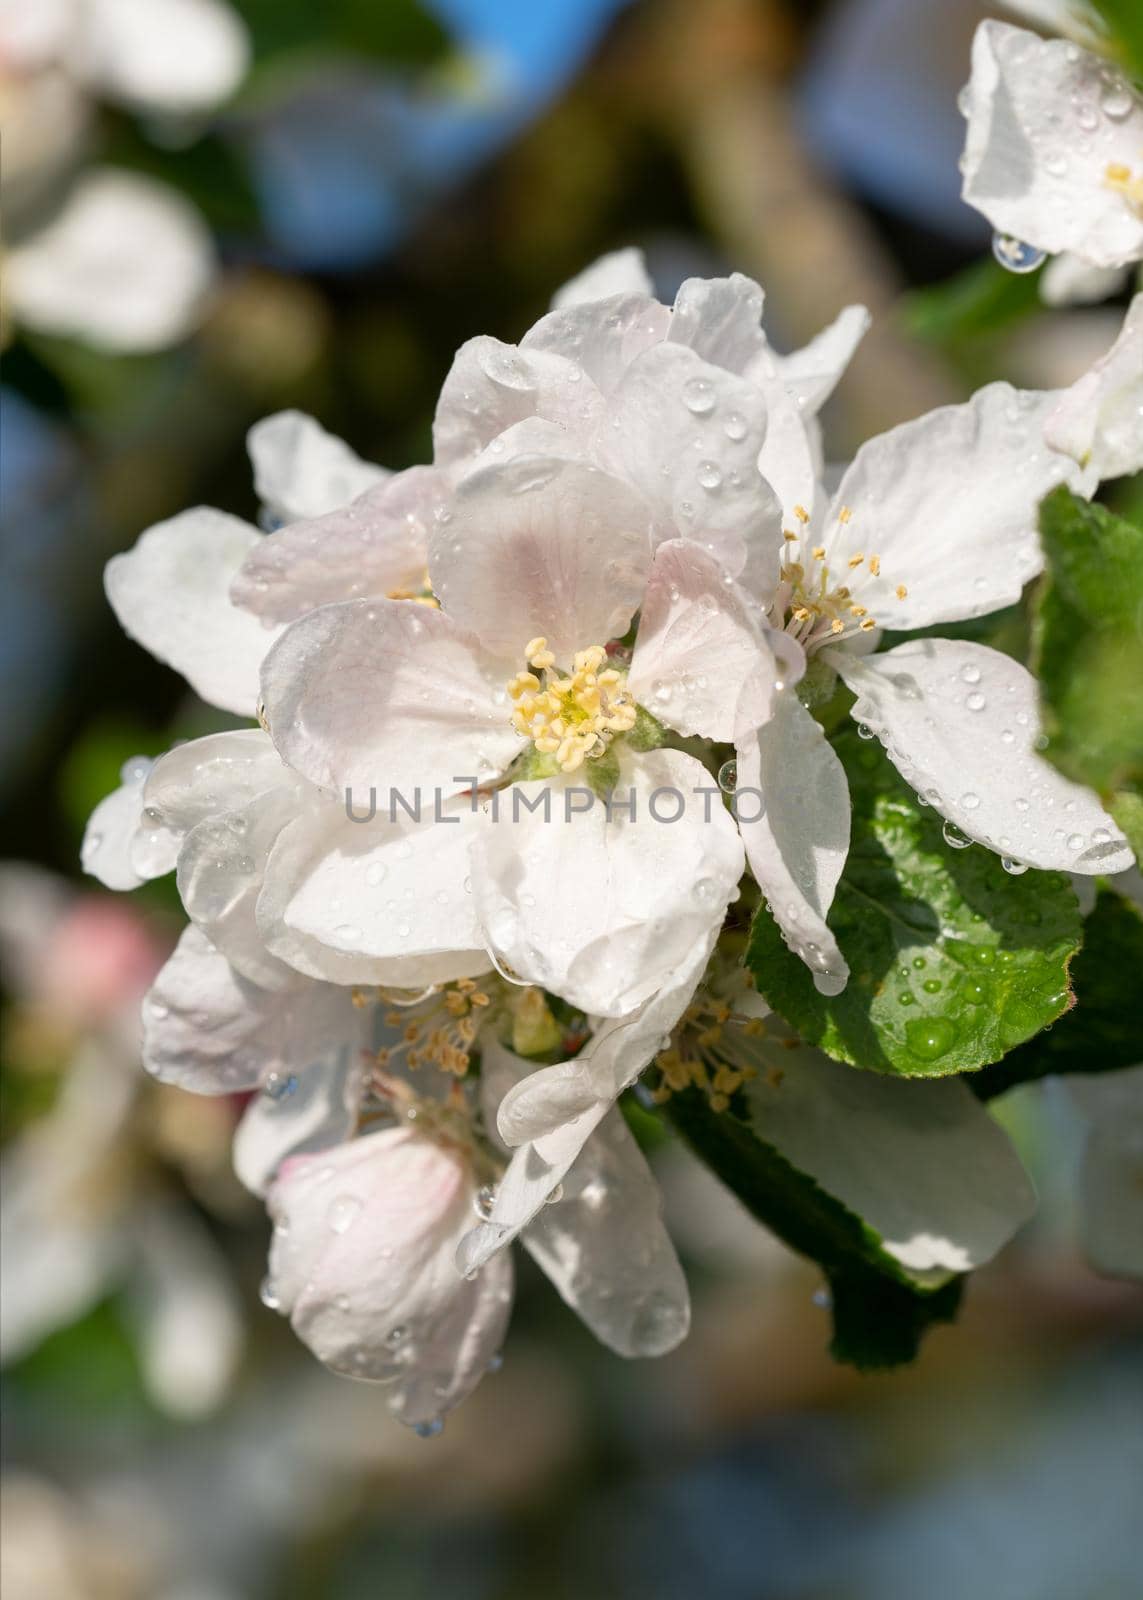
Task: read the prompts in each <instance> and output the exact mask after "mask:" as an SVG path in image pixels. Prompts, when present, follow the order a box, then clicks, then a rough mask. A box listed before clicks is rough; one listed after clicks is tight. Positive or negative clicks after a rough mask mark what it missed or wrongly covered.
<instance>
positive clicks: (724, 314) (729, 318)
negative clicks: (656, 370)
mask: <svg viewBox="0 0 1143 1600" xmlns="http://www.w3.org/2000/svg"><path fill="white" fill-rule="evenodd" d="M670 339H671V342H672V344H683V345H688V346H689V347H690V348H691V349H692V350H693V351H694V352H695V354H696V355H698V356H701V357H702V359H703V360H704V361H709V362H710V364H711V365H712V366H715V367H725V368H726V370H727V371H728V372H737V373H743V372H745V371H746V369H747V368H748V367H749V366H750V364H751V363H752V362H753V361H756V360H757V359H758V357H759V356H760V355H761V353H762V352H763V351H764V350H765V349H766V347H767V346H766V336H765V335H764V334H763V332H762V290H761V288H760V287H759V286H758V284H756V283H755V282H754V280H753V279H752V278H747V277H744V276H743V274H742V273H741V272H735V273H733V274H732V275H731V276H730V277H729V278H688V279H687V280H686V282H685V283H683V285H682V286H681V288H680V289H679V292H678V294H677V295H676V296H675V306H674V314H673V315H672V317H671V332H670Z"/></svg>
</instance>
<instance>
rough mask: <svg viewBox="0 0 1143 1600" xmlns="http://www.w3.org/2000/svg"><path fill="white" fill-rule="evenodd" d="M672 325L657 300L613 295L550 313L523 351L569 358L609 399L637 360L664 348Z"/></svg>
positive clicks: (523, 343) (527, 336)
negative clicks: (661, 345) (652, 348)
mask: <svg viewBox="0 0 1143 1600" xmlns="http://www.w3.org/2000/svg"><path fill="white" fill-rule="evenodd" d="M670 325H671V313H670V311H669V310H668V309H667V307H666V306H663V305H660V304H659V302H658V301H657V300H652V299H649V298H648V296H647V295H643V294H622V295H612V296H611V297H609V298H608V299H606V300H589V301H584V302H580V303H577V304H575V305H569V306H565V307H563V308H562V309H560V310H556V311H549V312H548V315H547V316H546V317H541V318H540V320H539V322H537V323H536V324H535V326H534V327H532V328H529V330H528V332H527V333H526V334H525V335H524V337H523V339H522V340H521V341H520V349H521V350H547V351H550V352H551V353H552V354H553V355H558V356H564V357H565V358H566V359H567V360H568V361H572V362H574V363H575V364H576V365H577V366H579V367H581V368H582V369H583V371H584V372H585V373H586V374H587V376H588V377H589V378H590V379H591V381H592V383H593V384H594V385H595V387H596V388H597V389H598V390H599V391H600V393H601V394H605V395H607V394H610V393H611V392H612V390H613V389H614V388H615V387H616V385H617V384H618V382H619V380H620V378H622V376H623V374H624V372H625V371H626V370H627V368H628V367H629V366H630V364H631V362H632V361H634V359H635V357H636V356H637V355H639V354H640V353H641V352H642V351H644V350H646V349H649V348H650V346H651V345H653V344H659V343H661V342H662V340H663V339H664V338H665V337H666V334H667V330H668V328H669V327H670ZM591 409H592V411H593V412H594V409H595V408H594V402H591Z"/></svg>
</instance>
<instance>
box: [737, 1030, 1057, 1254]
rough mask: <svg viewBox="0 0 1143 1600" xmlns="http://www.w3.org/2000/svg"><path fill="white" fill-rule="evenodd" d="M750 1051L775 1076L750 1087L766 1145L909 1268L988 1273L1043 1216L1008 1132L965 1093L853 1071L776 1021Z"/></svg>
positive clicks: (955, 1087)
mask: <svg viewBox="0 0 1143 1600" xmlns="http://www.w3.org/2000/svg"><path fill="white" fill-rule="evenodd" d="M752 1045H753V1048H752V1050H751V1055H752V1057H754V1056H756V1057H757V1061H758V1064H759V1065H761V1066H762V1067H764V1068H772V1069H773V1068H776V1069H777V1070H771V1071H765V1070H763V1071H760V1072H759V1073H758V1075H757V1076H756V1077H755V1078H753V1079H752V1080H751V1081H750V1082H749V1083H748V1085H747V1089H746V1093H747V1096H748V1098H749V1101H750V1108H751V1120H752V1122H753V1124H754V1126H755V1127H756V1128H757V1130H758V1133H759V1134H760V1136H761V1137H762V1138H763V1139H766V1140H767V1141H768V1142H770V1143H771V1144H773V1145H774V1147H775V1148H776V1149H777V1150H778V1151H779V1153H780V1154H781V1155H783V1156H785V1157H786V1159H787V1160H788V1161H789V1162H790V1163H791V1164H792V1165H793V1166H795V1167H796V1168H797V1169H798V1171H799V1172H804V1173H806V1174H807V1176H809V1177H811V1178H813V1179H814V1180H815V1182H817V1183H818V1184H820V1186H821V1187H822V1188H823V1189H824V1190H825V1191H826V1193H827V1194H830V1195H833V1197H834V1198H835V1199H837V1200H840V1201H841V1203H842V1204H843V1205H844V1206H846V1207H847V1208H848V1209H849V1210H850V1211H852V1212H854V1213H855V1215H857V1216H858V1217H860V1218H861V1219H862V1220H863V1221H864V1222H865V1223H866V1224H867V1225H868V1226H869V1227H871V1228H872V1229H873V1230H874V1232H875V1233H876V1234H877V1235H878V1236H879V1237H880V1240H881V1242H882V1243H883V1245H884V1247H885V1249H886V1250H887V1251H888V1252H889V1253H890V1255H892V1256H894V1257H896V1259H897V1260H898V1261H900V1262H901V1264H902V1265H903V1266H905V1267H907V1268H909V1269H910V1270H911V1271H914V1272H917V1273H919V1274H930V1273H937V1272H940V1273H946V1272H967V1271H969V1270H971V1268H973V1267H977V1266H980V1265H981V1264H982V1263H983V1262H985V1261H988V1260H990V1259H991V1258H992V1256H994V1255H995V1254H996V1252H997V1250H999V1249H1000V1247H1001V1246H1002V1245H1003V1244H1005V1243H1006V1242H1007V1241H1008V1240H1009V1239H1010V1238H1011V1237H1012V1235H1013V1233H1015V1231H1016V1230H1017V1228H1019V1227H1020V1226H1021V1225H1022V1224H1023V1223H1024V1222H1026V1221H1027V1220H1028V1218H1029V1217H1030V1216H1031V1215H1032V1212H1033V1211H1034V1210H1035V1206H1036V1195H1035V1191H1034V1190H1033V1188H1032V1185H1031V1183H1030V1182H1029V1180H1028V1177H1027V1175H1026V1174H1025V1172H1024V1169H1023V1167H1022V1166H1021V1165H1020V1161H1019V1159H1018V1157H1017V1155H1016V1152H1015V1150H1014V1149H1013V1148H1012V1145H1011V1144H1010V1143H1009V1140H1008V1137H1007V1135H1006V1134H1005V1133H1003V1132H1002V1131H1001V1129H1000V1128H999V1127H998V1126H997V1124H996V1123H995V1122H994V1121H993V1120H992V1118H991V1117H990V1116H989V1115H988V1112H987V1111H986V1110H985V1109H984V1107H983V1106H982V1105H981V1103H980V1101H979V1100H977V1098H976V1096H975V1095H974V1094H973V1093H972V1091H971V1090H970V1089H969V1088H968V1087H967V1086H966V1085H965V1084H963V1083H961V1082H959V1081H954V1080H951V1079H948V1080H945V1081H944V1082H936V1081H931V1080H930V1081H926V1082H910V1081H907V1080H904V1079H900V1078H893V1077H888V1076H884V1075H882V1074H880V1073H876V1072H864V1071H860V1070H858V1069H857V1068H854V1067H848V1066H844V1065H842V1064H841V1063H839V1062H837V1061H831V1060H830V1058H829V1057H828V1056H827V1055H824V1054H823V1053H822V1052H821V1051H820V1050H814V1049H813V1048H811V1047H810V1046H808V1045H804V1044H799V1043H797V1042H796V1041H794V1040H793V1038H792V1036H791V1035H790V1034H789V1030H787V1029H786V1028H785V1025H784V1024H782V1023H776V1022H773V1021H772V1022H769V1023H767V1025H766V1034H765V1036H764V1037H763V1038H762V1039H760V1040H757V1041H752Z"/></svg>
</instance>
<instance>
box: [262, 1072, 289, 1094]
mask: <svg viewBox="0 0 1143 1600" xmlns="http://www.w3.org/2000/svg"><path fill="white" fill-rule="evenodd" d="M297 1087H298V1080H297V1078H296V1077H295V1076H294V1074H293V1073H292V1072H290V1073H285V1072H268V1073H267V1074H266V1077H265V1078H264V1079H263V1082H262V1093H263V1094H264V1095H265V1096H266V1099H267V1100H284V1099H285V1098H286V1097H287V1095H291V1094H293V1092H294V1090H295V1089H296V1088H297Z"/></svg>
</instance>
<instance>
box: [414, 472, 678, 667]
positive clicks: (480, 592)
mask: <svg viewBox="0 0 1143 1600" xmlns="http://www.w3.org/2000/svg"><path fill="white" fill-rule="evenodd" d="M650 564H651V541H650V532H649V528H648V517H647V508H646V506H645V504H644V503H643V501H642V499H641V497H640V496H639V495H638V494H636V493H635V491H634V490H633V489H631V488H629V487H628V486H627V484H625V483H622V482H620V481H619V479H618V478H613V477H612V476H611V475H610V474H609V473H606V472H601V471H600V470H599V469H598V468H597V467H593V466H590V465H588V464H587V463H585V462H582V461H576V460H570V459H568V458H566V457H560V456H554V455H552V456H544V455H533V456H522V457H516V458H514V459H513V460H510V461H505V462H503V463H494V464H490V465H488V466H486V467H483V468H481V469H479V470H478V471H475V472H473V473H470V474H469V476H468V477H467V478H465V480H464V481H463V482H462V483H461V485H460V486H459V488H458V490H457V493H456V498H455V500H454V502H453V508H452V515H451V517H450V518H449V519H448V521H447V522H443V523H442V522H438V524H437V527H436V528H435V530H434V532H433V538H432V542H431V545H430V553H429V566H430V570H431V572H432V580H433V591H434V593H435V594H436V595H437V596H438V597H439V599H440V602H441V604H442V606H443V607H444V609H445V611H446V612H447V613H448V615H449V616H450V617H451V618H452V619H453V620H454V622H455V623H457V624H459V626H460V627H462V628H466V629H469V630H470V631H471V632H472V633H473V634H474V635H476V637H477V638H479V640H480V644H481V646H482V648H483V649H484V650H485V651H487V652H488V654H489V655H492V656H495V657H498V658H500V659H501V660H503V661H505V662H508V663H514V664H516V665H517V666H522V665H523V651H524V646H525V645H526V644H527V643H528V641H529V640H530V639H534V638H536V637H538V636H541V635H542V636H543V637H544V638H546V639H547V641H548V646H549V648H550V649H551V650H552V651H554V652H555V656H556V661H557V664H558V665H559V666H560V667H565V668H568V667H570V666H571V659H572V656H573V654H574V653H575V652H576V651H577V650H583V649H585V648H586V647H587V646H589V645H593V644H605V643H606V642H607V641H608V640H609V639H613V638H616V637H618V636H619V635H621V634H623V633H624V632H626V630H627V626H628V624H629V623H630V621H631V618H632V616H633V615H634V612H635V610H636V607H637V606H638V604H639V602H640V600H641V599H642V596H643V585H644V583H645V581H646V577H647V570H648V568H649V567H650Z"/></svg>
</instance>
